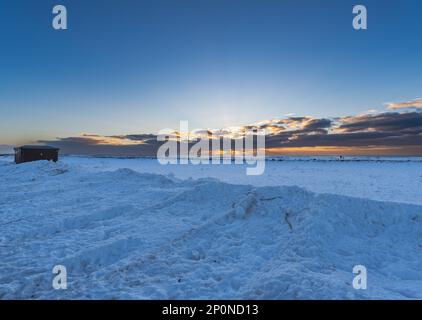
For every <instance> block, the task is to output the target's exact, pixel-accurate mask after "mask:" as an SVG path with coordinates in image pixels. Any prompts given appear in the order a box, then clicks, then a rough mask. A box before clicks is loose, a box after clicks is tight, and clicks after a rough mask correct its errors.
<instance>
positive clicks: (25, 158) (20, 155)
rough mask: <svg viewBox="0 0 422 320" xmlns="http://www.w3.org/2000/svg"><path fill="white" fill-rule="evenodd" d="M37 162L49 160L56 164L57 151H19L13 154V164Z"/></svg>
mask: <svg viewBox="0 0 422 320" xmlns="http://www.w3.org/2000/svg"><path fill="white" fill-rule="evenodd" d="M37 160H49V161H54V162H56V161H57V160H58V151H56V150H36V149H34V150H21V151H20V152H19V151H18V152H16V153H15V162H16V163H22V162H31V161H37Z"/></svg>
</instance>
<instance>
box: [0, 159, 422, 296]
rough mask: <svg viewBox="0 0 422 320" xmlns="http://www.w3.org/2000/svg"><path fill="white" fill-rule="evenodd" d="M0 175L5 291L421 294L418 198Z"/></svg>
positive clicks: (165, 179)
mask: <svg viewBox="0 0 422 320" xmlns="http://www.w3.org/2000/svg"><path fill="white" fill-rule="evenodd" d="M0 176H1V178H2V183H1V185H0V298H1V299H21V298H23V299H30V298H36V299H64V298H71V299H75V298H78V299H91V298H117V299H123V298H125V299H149V298H155V299H244V298H245V299H298V298H301V299H316V298H318V299H338V298H342V299H343V298H344V299H376V298H386V299H392V298H394V299H409V298H419V299H421V298H422V273H421V270H422V240H421V239H422V206H419V205H413V204H403V203H389V202H380V201H373V200H367V199H359V198H352V197H347V196H340V195H332V194H316V193H312V192H309V191H306V190H304V189H302V188H298V187H283V186H273V187H254V186H251V185H232V184H228V183H223V182H220V181H219V180H216V179H209V178H208V179H197V180H194V179H187V180H181V179H177V178H175V177H174V176H171V175H168V176H165V175H158V174H147V173H138V172H135V171H133V170H130V169H118V170H116V171H113V172H90V171H87V170H85V169H84V168H82V167H80V166H78V165H75V164H72V165H66V164H63V163H60V162H59V163H57V164H54V163H48V162H35V163H27V164H22V165H13V164H11V163H8V162H2V163H0ZM58 264H61V265H64V266H66V268H67V272H68V289H67V290H54V289H53V288H52V285H51V282H52V278H53V276H54V275H53V274H52V269H53V266H54V265H58ZM358 264H359V265H364V266H366V268H367V270H368V289H367V290H355V289H353V287H352V280H353V276H354V274H353V273H352V269H353V267H354V266H355V265H358Z"/></svg>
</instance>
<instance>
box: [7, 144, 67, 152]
mask: <svg viewBox="0 0 422 320" xmlns="http://www.w3.org/2000/svg"><path fill="white" fill-rule="evenodd" d="M14 149H15V151H17V150H59V148H56V147H51V146H30V145H26V146H21V147H17V148H14Z"/></svg>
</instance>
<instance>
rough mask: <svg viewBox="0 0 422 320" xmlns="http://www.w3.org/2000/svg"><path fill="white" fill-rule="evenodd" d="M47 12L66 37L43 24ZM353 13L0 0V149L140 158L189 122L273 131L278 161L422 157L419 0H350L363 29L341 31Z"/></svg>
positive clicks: (238, 1)
mask: <svg viewBox="0 0 422 320" xmlns="http://www.w3.org/2000/svg"><path fill="white" fill-rule="evenodd" d="M56 4H62V5H65V6H66V8H67V14H68V29H67V30H54V29H53V28H52V25H51V23H52V19H53V14H52V8H53V6H54V5H56ZM355 4H358V3H357V2H356V1H349V0H324V1H322V0H312V1H311V0H309V1H305V0H295V1H282V0H275V1H271V0H259V1H258V0H140V1H134V0H132V1H129V0H120V1H97V0H72V1H65V0H61V1H57V0H54V1H44V0H40V1H32V0H13V1H12V0H4V1H1V3H0V46H1V47H0V145H3V146H13V145H19V144H28V143H37V142H43V143H49V144H56V145H60V147H62V148H65V149H66V148H68V150H72V152H73V153H84V152H85V153H86V152H91V153H98V152H100V151H99V150H104V149H105V151H101V152H100V153H102V152H110V153H113V152H114V151H111V150H117V149H116V148H114V147H119V148H120V149H119V150H118V151H115V152H117V153H123V154H125V153H126V152H128V151H127V148H130V149H131V150H132V149H133V151H131V152H133V153H137V152H139V149H137V144H138V142H139V141H141V142H142V143H145V141H152V140H151V137H150V136H149V134H152V135H154V134H157V132H158V131H159V130H161V129H164V128H175V129H177V128H178V126H179V121H181V120H187V121H189V125H190V127H191V128H192V129H193V128H206V129H222V128H229V127H236V128H237V129H236V130H238V129H239V127H240V128H242V127H244V126H246V125H251V124H256V123H260V124H261V125H262V123H264V124H265V125H266V126H267V127H268V126H269V125H270V124H276V126H278V127H279V128H278V129H277V128H275V129H274V130H273V131H271V134H270V137H269V138H268V140H267V141H268V143H270V145H269V146H270V147H269V148H271V150H270V151H271V152H276V153H277V152H282V150H285V151H286V152H295V150H297V148H308V149H309V148H310V149H309V150H311V151H310V152H313V153H322V152H328V153H330V152H331V151H332V150H333V148H334V149H338V150H342V152H343V151H344V152H345V153H347V152H351V153H353V150H351V149H354V150H356V151H357V150H364V151H365V150H368V148H369V147H371V148H372V149H371V151H368V152H369V153H379V154H385V153H386V154H392V153H393V154H394V153H397V154H422V152H421V151H420V148H419V146H420V145H421V143H422V138H421V132H422V123H421V118H422V117H421V111H422V103H421V102H420V101H421V100H420V98H421V97H422V92H421V91H422V89H421V88H422V77H421V76H420V75H421V74H422V63H421V62H422V41H420V38H421V35H422V25H421V24H420V14H421V13H422V2H421V1H419V0H405V1H392V0H383V1H379V0H362V1H360V2H359V4H364V5H365V6H366V8H367V10H368V29H367V30H354V29H353V27H352V20H353V17H354V15H353V14H352V8H353V5H355ZM283 121H284V122H283ZM313 121H314V122H316V123H322V127H321V126H320V127H318V126H316V127H315V125H314V129H313V131H309V128H307V126H308V125H309V123H312V122H313ZM318 121H320V122H318ZM321 121H322V122H321ZM324 121H325V122H324ZM327 121H328V122H327ZM291 123H295V126H291ZM351 123H353V124H354V125H350V124H351ZM391 123H394V125H392V124H391ZM362 124H363V126H362ZM345 128H346V129H345ZM281 131H284V132H283V133H282V132H281ZM286 132H287V133H286ZM374 132H375V133H374ZM318 134H319V135H320V136H319V135H318ZM357 134H361V136H357ZM374 134H378V135H377V136H376V137H375V136H374ZM139 135H146V137H147V138H145V137H144V136H142V138H141V140H139V139H133V137H135V136H136V137H137V138H139ZM298 137H299V138H298ZM145 139H147V140H145ZM152 139H153V138H152ZM305 140H306V141H307V142H306V143H305V142H303V141H305ZM299 141H300V143H299ZM334 141H335V142H334ZM122 145H123V148H122V147H121V146H122ZM128 145H129V146H128ZM403 146H404V147H403ZM289 148H290V150H289ZM324 148H325V149H326V150H325V149H324ZM89 150H91V151H89ZM301 150H304V149H301ZM359 152H360V151H359Z"/></svg>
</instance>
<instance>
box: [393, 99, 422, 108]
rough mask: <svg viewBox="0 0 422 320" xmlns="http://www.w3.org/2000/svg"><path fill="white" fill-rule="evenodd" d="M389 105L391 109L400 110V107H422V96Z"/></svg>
mask: <svg viewBox="0 0 422 320" xmlns="http://www.w3.org/2000/svg"><path fill="white" fill-rule="evenodd" d="M387 107H388V109H390V110H398V109H405V108H422V98H418V99H414V100H410V101H405V102H391V103H387Z"/></svg>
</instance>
